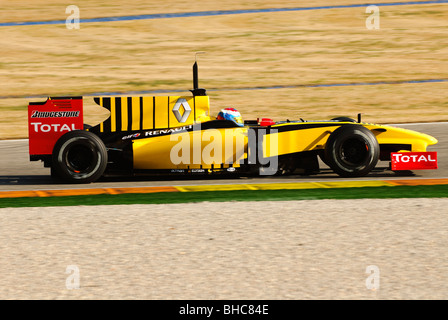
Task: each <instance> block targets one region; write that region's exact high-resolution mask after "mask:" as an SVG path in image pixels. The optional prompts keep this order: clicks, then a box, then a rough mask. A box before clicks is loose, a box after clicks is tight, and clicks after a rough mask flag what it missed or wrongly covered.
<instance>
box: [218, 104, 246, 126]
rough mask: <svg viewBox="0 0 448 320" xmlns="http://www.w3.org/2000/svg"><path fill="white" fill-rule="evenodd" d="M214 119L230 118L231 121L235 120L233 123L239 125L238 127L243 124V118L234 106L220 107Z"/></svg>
mask: <svg viewBox="0 0 448 320" xmlns="http://www.w3.org/2000/svg"><path fill="white" fill-rule="evenodd" d="M216 119H218V120H231V121H233V122H235V124H236V125H238V126H240V127H243V126H244V122H243V118H242V117H241V114H240V113H239V111H238V110H236V109H234V108H225V109H222V110H221V111H220V112H219V113H218V116H217V117H216Z"/></svg>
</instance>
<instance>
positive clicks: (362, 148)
mask: <svg viewBox="0 0 448 320" xmlns="http://www.w3.org/2000/svg"><path fill="white" fill-rule="evenodd" d="M379 155H380V147H379V144H378V141H377V139H376V137H375V135H374V134H373V133H372V132H371V131H370V130H369V129H367V128H365V127H363V126H361V125H351V124H350V125H343V126H341V127H339V128H338V129H336V130H335V131H334V132H333V133H332V134H331V135H330V137H329V138H328V141H327V143H326V145H325V158H326V161H327V162H328V165H329V166H330V168H331V169H332V170H333V171H334V172H336V173H337V174H338V175H340V176H342V177H362V176H365V175H367V174H368V173H369V172H370V171H372V170H373V169H374V168H375V166H376V164H377V163H378V159H379Z"/></svg>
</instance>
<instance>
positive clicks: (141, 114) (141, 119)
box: [139, 97, 143, 130]
mask: <svg viewBox="0 0 448 320" xmlns="http://www.w3.org/2000/svg"><path fill="white" fill-rule="evenodd" d="M139 100H140V125H139V128H140V130H143V97H140V99H139Z"/></svg>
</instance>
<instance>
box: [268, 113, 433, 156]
mask: <svg viewBox="0 0 448 320" xmlns="http://www.w3.org/2000/svg"><path fill="white" fill-rule="evenodd" d="M333 123H334V122H333ZM313 124H322V125H325V124H331V122H325V121H323V122H313ZM339 124H340V125H343V124H351V123H343V122H341V123H339ZM293 125H297V123H288V124H280V125H274V126H272V129H279V128H280V127H283V126H293ZM361 125H363V126H364V127H366V128H368V129H369V130H370V131H372V132H373V133H374V134H375V136H376V139H377V140H378V143H379V144H380V145H382V144H383V145H384V144H396V145H411V150H409V151H413V152H424V151H426V149H427V147H428V146H430V145H434V144H436V143H437V139H435V138H434V137H432V136H430V135H427V134H424V133H420V132H416V131H413V130H408V129H402V128H397V127H392V126H385V125H375V124H366V123H362V124H361ZM338 128H339V126H328V127H326V126H323V127H319V128H310V129H304V130H291V131H284V132H278V133H272V134H271V135H274V136H275V137H273V138H267V139H264V140H263V155H264V157H274V156H280V155H284V154H290V153H297V152H303V151H313V150H319V149H325V144H326V142H327V140H328V138H329V136H330V134H331V133H333V131H335V130H336V129H338Z"/></svg>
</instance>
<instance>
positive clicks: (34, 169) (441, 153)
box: [0, 122, 448, 191]
mask: <svg viewBox="0 0 448 320" xmlns="http://www.w3.org/2000/svg"><path fill="white" fill-rule="evenodd" d="M396 126H400V127H404V128H408V129H411V130H416V131H420V132H423V133H427V134H430V135H432V136H434V137H435V138H437V139H438V140H439V142H438V143H437V144H436V145H435V146H431V147H430V148H429V151H437V152H438V159H439V169H437V170H423V171H415V172H414V175H413V176H408V177H405V178H406V179H419V178H446V177H448V162H447V161H445V159H448V122H440V123H416V124H401V125H396ZM0 154H1V157H0V168H1V171H0V191H16V190H49V189H51V190H59V189H78V188H114V187H116V188H125V187H149V186H178V185H206V184H238V183H245V184H247V183H251V182H252V183H263V182H267V183H275V182H307V181H310V182H311V181H322V180H323V181H328V180H330V181H331V180H336V181H342V180H343V179H341V178H339V177H338V176H337V175H336V174H332V173H331V174H320V175H313V176H305V177H304V176H297V175H293V176H282V177H278V176H275V177H272V176H268V177H255V178H234V177H225V178H222V177H216V176H215V177H207V178H205V179H204V178H203V177H201V176H195V177H171V178H166V177H164V178H160V177H139V178H119V179H117V178H105V179H102V180H100V181H97V182H95V183H92V184H88V185H70V184H55V182H54V181H53V180H52V179H51V177H50V175H49V173H50V172H49V169H48V168H44V167H43V164H42V163H41V162H40V161H39V162H30V161H29V156H28V140H26V139H23V140H5V141H0ZM386 165H387V164H384V166H386ZM396 178H397V175H395V174H394V173H392V172H374V173H371V174H370V175H369V176H367V177H363V178H358V180H359V179H362V180H377V179H381V180H384V179H396Z"/></svg>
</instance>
